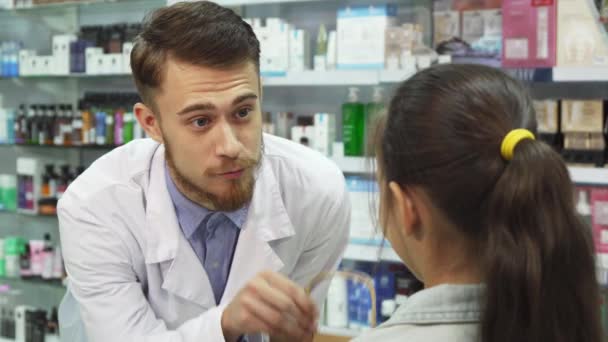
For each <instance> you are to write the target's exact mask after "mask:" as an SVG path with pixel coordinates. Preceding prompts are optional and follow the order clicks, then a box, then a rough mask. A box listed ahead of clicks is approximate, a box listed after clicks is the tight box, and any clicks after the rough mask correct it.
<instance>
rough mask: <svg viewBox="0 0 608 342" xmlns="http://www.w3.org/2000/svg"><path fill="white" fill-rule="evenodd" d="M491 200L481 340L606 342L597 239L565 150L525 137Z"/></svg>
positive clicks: (486, 219) (484, 233)
mask: <svg viewBox="0 0 608 342" xmlns="http://www.w3.org/2000/svg"><path fill="white" fill-rule="evenodd" d="M484 206H485V208H482V209H483V210H481V212H483V213H484V215H485V216H484V217H483V218H482V222H483V224H482V227H483V229H482V236H481V238H482V239H483V240H484V241H485V242H486V243H485V244H481V246H483V247H481V248H483V249H484V250H482V251H481V252H482V253H483V255H484V257H483V260H484V265H483V267H484V274H485V276H486V279H485V283H486V296H485V303H483V307H484V309H483V316H482V322H481V341H483V342H559V341H563V342H579V341H580V342H583V341H584V342H600V341H601V340H602V337H601V336H602V332H601V324H600V319H599V317H600V314H599V310H600V297H599V286H598V283H597V279H596V273H595V272H596V270H595V254H594V253H595V252H594V245H593V238H592V234H591V231H590V228H589V227H587V226H586V225H585V224H584V223H583V221H582V220H581V218H580V217H579V216H578V214H577V213H576V211H575V204H574V193H573V187H572V182H571V180H570V177H569V174H568V170H567V168H566V166H565V164H564V162H563V161H562V159H561V157H560V156H559V155H558V154H557V153H556V152H554V151H553V150H552V149H551V147H549V146H548V145H546V144H545V143H542V142H539V141H534V140H523V141H521V142H520V143H519V144H518V145H517V147H516V148H515V153H514V156H513V159H512V160H511V161H509V162H506V166H505V168H504V171H503V172H502V174H501V175H500V176H499V178H498V180H497V181H496V185H495V186H494V188H493V189H492V191H491V192H490V194H489V196H488V200H487V201H486V203H485V204H484Z"/></svg>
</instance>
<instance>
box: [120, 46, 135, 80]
mask: <svg viewBox="0 0 608 342" xmlns="http://www.w3.org/2000/svg"><path fill="white" fill-rule="evenodd" d="M131 51H133V43H130V42H126V43H123V44H122V71H121V73H122V74H130V73H131Z"/></svg>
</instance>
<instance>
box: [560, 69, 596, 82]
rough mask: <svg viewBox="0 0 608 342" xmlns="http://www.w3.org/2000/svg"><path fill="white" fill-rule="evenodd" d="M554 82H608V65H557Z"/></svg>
mask: <svg viewBox="0 0 608 342" xmlns="http://www.w3.org/2000/svg"><path fill="white" fill-rule="evenodd" d="M553 81H554V82H608V67H555V68H553Z"/></svg>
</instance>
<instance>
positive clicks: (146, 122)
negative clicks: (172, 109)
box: [133, 102, 164, 144]
mask: <svg viewBox="0 0 608 342" xmlns="http://www.w3.org/2000/svg"><path fill="white" fill-rule="evenodd" d="M133 112H134V113H135V117H136V118H137V121H138V122H139V124H140V125H141V127H143V129H144V131H146V133H147V134H148V136H149V137H150V138H152V139H154V140H155V141H157V142H159V143H161V144H162V143H164V141H163V135H162V132H161V129H160V122H159V121H160V119H159V118H158V117H157V114H154V112H153V111H152V109H150V108H149V107H148V106H146V105H145V104H143V103H141V102H138V103H136V104H135V106H133ZM158 115H160V114H158Z"/></svg>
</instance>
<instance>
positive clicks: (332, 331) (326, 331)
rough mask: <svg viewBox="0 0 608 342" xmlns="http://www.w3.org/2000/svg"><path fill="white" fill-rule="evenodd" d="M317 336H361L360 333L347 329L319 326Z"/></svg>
mask: <svg viewBox="0 0 608 342" xmlns="http://www.w3.org/2000/svg"><path fill="white" fill-rule="evenodd" d="M319 334H323V335H330V336H339V337H351V338H352V337H357V336H359V335H360V334H361V331H358V330H354V329H348V328H331V327H326V326H320V327H319Z"/></svg>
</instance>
